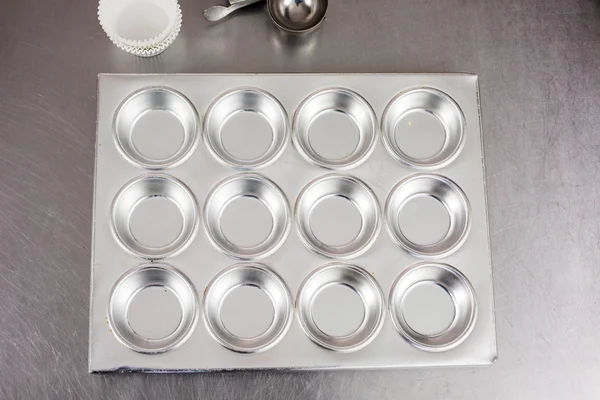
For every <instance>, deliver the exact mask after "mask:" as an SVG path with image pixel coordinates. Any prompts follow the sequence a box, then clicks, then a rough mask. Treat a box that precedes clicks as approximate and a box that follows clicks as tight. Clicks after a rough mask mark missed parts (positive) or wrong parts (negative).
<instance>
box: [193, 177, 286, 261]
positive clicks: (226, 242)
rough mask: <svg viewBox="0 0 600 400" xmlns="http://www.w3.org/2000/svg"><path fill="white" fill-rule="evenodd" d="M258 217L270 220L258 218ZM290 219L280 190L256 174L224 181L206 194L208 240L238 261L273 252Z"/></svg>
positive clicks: (280, 240)
mask: <svg viewBox="0 0 600 400" xmlns="http://www.w3.org/2000/svg"><path fill="white" fill-rule="evenodd" d="M256 202H259V203H258V204H253V206H252V207H250V208H248V207H247V206H248V205H250V204H252V203H256ZM240 203H241V204H240ZM244 203H249V204H244ZM256 205H258V206H259V207H258V209H259V210H260V211H259V212H256V210H257V208H255V207H254V206H256ZM263 206H264V207H263ZM264 208H266V210H267V211H266V212H263V211H264ZM231 214H233V216H232V215H231ZM261 215H262V216H265V217H269V218H268V219H267V220H266V221H265V218H262V219H260V220H259V219H257V217H259V218H260V216H261ZM289 219H290V210H289V206H288V203H287V200H286V198H285V196H284V194H283V192H282V191H281V189H279V188H278V187H277V185H275V184H274V183H273V182H271V181H270V180H268V179H267V178H265V177H263V176H261V175H257V174H250V173H245V174H239V175H235V176H232V177H229V178H227V179H225V180H223V181H222V182H220V183H219V184H217V186H216V187H215V188H214V189H213V190H212V191H211V192H210V193H209V195H208V198H207V200H206V203H205V205H204V222H205V226H206V231H207V233H208V237H209V239H210V240H211V241H212V243H213V244H214V245H215V246H216V247H217V248H218V249H219V250H221V251H222V252H223V253H225V254H227V255H229V256H231V257H233V258H237V259H244V260H245V259H251V258H260V257H266V256H268V255H269V254H272V253H273V252H275V251H276V250H277V249H278V248H279V247H280V246H281V245H282V244H283V242H284V241H285V238H286V237H287V235H288V233H289V227H290V222H289ZM265 234H266V235H265Z"/></svg>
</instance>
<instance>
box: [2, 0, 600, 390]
mask: <svg viewBox="0 0 600 400" xmlns="http://www.w3.org/2000/svg"><path fill="white" fill-rule="evenodd" d="M181 3H182V8H183V13H184V28H183V31H182V33H181V35H180V37H179V38H178V39H177V40H176V42H175V43H174V44H173V46H172V47H171V48H169V49H168V50H167V51H166V52H165V53H164V54H163V55H161V56H159V57H157V58H153V59H138V58H135V57H133V56H130V55H128V54H126V53H124V52H122V51H121V50H119V49H117V48H116V47H114V46H113V45H112V44H111V43H110V42H109V40H108V39H107V38H106V37H105V35H104V33H103V32H102V31H101V29H100V26H99V25H98V23H97V21H96V12H95V7H96V2H94V1H82V0H56V1H52V2H50V1H39V0H28V1H22V0H4V1H3V2H2V4H1V5H0V398H2V399H5V398H8V399H45V398H49V399H68V398H76V399H82V398H83V399H86V398H90V399H105V398H111V399H117V398H122V399H126V398H140V399H142V398H143V399H150V398H160V399H166V398H190V397H198V398H211V399H212V398H214V399H220V398H228V399H229V398H311V399H314V398H323V399H333V398H378V399H383V398H390V399H392V398H393V399H397V398H403V397H406V398H414V399H416V398H434V397H435V398H451V399H459V398H460V399H483V398H485V399H564V398H577V399H585V398H589V399H591V398H597V397H598V396H599V395H600V383H599V381H598V379H597V378H598V376H599V374H600V350H599V349H600V335H599V334H598V330H599V327H600V313H598V312H597V305H598V303H599V302H600V290H598V288H597V284H598V283H599V282H600V278H599V272H600V250H599V249H600V246H599V243H600V203H599V202H598V201H597V196H598V191H599V190H600V184H599V181H600V151H599V150H600V135H599V134H598V126H599V125H600V101H599V99H600V3H599V2H598V1H597V0H580V1H557V0H554V1H550V0H532V1H528V2H526V1H510V2H508V1H505V2H499V1H480V2H475V1H471V2H465V1H458V0H448V1H440V2H434V1H422V0H404V1H402V2H398V1H394V0H385V1H384V0H382V1H379V2H374V1H370V2H368V1H360V0H346V1H338V2H331V4H330V13H329V17H328V20H327V21H326V22H325V24H324V25H323V27H322V29H320V30H319V31H317V32H315V35H312V36H311V37H309V38H308V40H303V41H300V40H294V41H288V40H286V38H285V37H283V36H282V35H280V34H279V32H278V31H277V30H276V28H274V27H273V26H271V24H270V22H269V19H268V17H267V15H266V13H265V12H264V11H263V8H264V5H257V6H254V7H253V8H252V10H251V11H250V12H240V13H238V14H237V15H235V16H232V17H231V18H230V19H228V20H226V21H223V22H222V23H219V24H214V25H212V24H209V23H208V22H206V21H204V20H203V18H202V10H203V9H204V8H206V7H207V6H209V5H212V4H213V2H212V1H208V0H183V1H182V2H181ZM375 4H377V7H374V6H375ZM99 72H222V73H224V72H473V73H477V74H479V77H480V89H481V97H482V107H483V131H484V146H485V156H486V163H485V164H486V170H487V172H486V173H487V182H488V197H489V213H490V224H491V243H492V253H493V267H494V273H495V276H494V279H495V282H494V283H495V299H496V325H497V331H498V352H499V359H498V362H497V363H496V364H495V365H494V366H492V367H484V368H465V369H416V370H396V371H386V372H377V371H369V372H361V371H355V372H310V373H309V372H303V373H262V372H261V373H248V372H246V373H219V374H196V375H176V376H173V375H164V376H158V375H141V374H131V375H118V374H115V375H90V374H88V373H87V358H88V353H87V351H88V306H89V277H90V239H91V218H92V184H93V166H94V141H95V121H96V75H97V74H98V73H99Z"/></svg>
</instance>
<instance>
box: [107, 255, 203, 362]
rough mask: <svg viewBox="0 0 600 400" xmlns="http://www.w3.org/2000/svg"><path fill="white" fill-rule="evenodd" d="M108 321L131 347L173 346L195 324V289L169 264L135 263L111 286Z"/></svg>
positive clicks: (158, 348)
mask: <svg viewBox="0 0 600 400" xmlns="http://www.w3.org/2000/svg"><path fill="white" fill-rule="evenodd" d="M148 299H150V300H152V302H151V303H147V300H148ZM158 301H160V304H159V303H158ZM161 315H162V316H164V317H165V318H166V319H161ZM108 321H109V324H110V327H111V329H112V332H113V334H114V335H115V337H116V338H117V340H119V342H121V343H122V344H123V345H124V346H126V347H128V348H130V349H131V350H134V351H137V352H139V353H149V354H152V353H162V352H165V351H169V350H173V349H175V348H177V347H179V346H180V345H181V344H183V343H184V342H185V341H186V340H187V339H188V338H189V336H190V335H191V333H192V331H193V330H194V327H195V325H196V321H197V299H196V291H195V289H194V287H193V286H192V284H191V282H190V281H189V280H188V279H187V278H186V277H185V276H184V275H183V274H182V273H181V272H179V271H178V270H176V269H175V268H173V267H171V266H169V265H167V264H160V263H153V264H143V265H140V266H138V267H134V268H132V269H131V270H129V271H127V272H126V273H125V274H124V275H122V276H121V277H120V278H119V280H118V281H117V282H116V283H115V285H114V286H113V288H112V290H111V293H110V300H109V306H108Z"/></svg>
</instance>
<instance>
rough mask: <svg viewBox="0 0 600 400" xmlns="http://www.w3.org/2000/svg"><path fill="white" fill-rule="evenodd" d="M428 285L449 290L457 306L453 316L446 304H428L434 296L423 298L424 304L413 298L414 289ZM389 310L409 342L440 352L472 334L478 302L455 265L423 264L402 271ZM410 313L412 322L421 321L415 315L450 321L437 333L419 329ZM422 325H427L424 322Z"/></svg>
mask: <svg viewBox="0 0 600 400" xmlns="http://www.w3.org/2000/svg"><path fill="white" fill-rule="evenodd" d="M427 287H429V288H436V287H437V288H441V289H442V290H443V291H445V292H446V293H447V295H448V297H449V298H450V299H451V301H452V303H453V306H454V307H453V308H454V310H453V312H452V313H450V318H448V311H447V307H446V306H445V304H443V303H440V304H438V308H437V309H431V308H430V307H428V306H430V305H431V304H430V303H431V302H432V298H431V297H429V298H424V299H423V301H422V302H421V303H418V302H415V301H411V300H410V297H411V296H413V292H414V291H417V290H421V291H422V290H423V289H424V288H427ZM413 297H414V296H413ZM389 310H390V317H391V318H392V321H393V323H394V326H395V327H396V329H397V330H398V332H399V333H400V334H401V335H402V337H404V338H405V339H406V340H407V341H408V342H409V343H410V344H412V345H413V346H415V347H417V348H419V349H421V350H425V351H432V352H438V351H446V350H450V349H452V348H454V347H456V346H458V345H459V344H460V343H462V342H463V341H464V340H465V339H466V338H467V336H468V335H469V334H470V333H471V331H472V329H473V326H474V324H475V320H476V317H477V302H476V298H475V292H474V290H473V288H472V286H471V284H470V283H469V281H468V280H467V278H466V277H465V276H464V275H463V274H462V273H461V272H460V271H458V270H457V269H456V268H454V267H452V266H450V265H447V264H438V263H420V264H415V265H413V266H411V267H409V268H408V269H406V270H405V271H404V272H402V273H401V274H400V275H399V276H398V278H397V279H396V281H395V282H394V284H393V285H392V290H391V292H390V298H389ZM409 315H412V316H413V317H412V319H413V321H415V322H413V324H416V323H417V322H419V321H416V318H415V317H414V316H415V315H419V316H420V319H429V320H431V321H433V322H435V321H436V320H440V319H446V320H448V322H449V324H448V325H447V326H445V327H443V328H442V329H441V330H440V331H438V332H431V333H423V332H418V331H417V330H415V326H411V324H410V321H408V318H407V316H409ZM420 325H421V326H426V325H424V324H423V322H420ZM417 329H418V328H417Z"/></svg>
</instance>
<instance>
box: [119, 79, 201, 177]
mask: <svg viewBox="0 0 600 400" xmlns="http://www.w3.org/2000/svg"><path fill="white" fill-rule="evenodd" d="M198 124H199V123H198V114H197V112H196V109H195V108H194V106H193V105H192V103H191V102H190V101H189V100H188V99H187V98H186V97H185V96H184V95H182V94H181V93H179V92H177V91H175V90H173V89H169V88H164V87H150V88H146V89H142V90H140V91H137V92H135V93H133V94H132V95H131V96H129V97H128V98H127V99H125V101H124V102H123V103H122V104H121V105H120V106H119V108H118V110H117V112H116V114H115V119H114V126H113V129H114V135H115V142H116V145H117V148H118V149H119V150H120V151H121V153H122V154H123V155H124V156H125V158H126V159H128V160H129V161H131V162H132V163H134V164H136V165H140V166H142V167H144V168H147V169H152V170H158V169H163V168H169V167H174V166H176V165H179V164H181V163H182V162H184V161H185V160H186V159H187V158H188V157H189V156H190V155H191V154H192V153H193V152H194V150H195V148H196V147H197V144H198Z"/></svg>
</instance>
